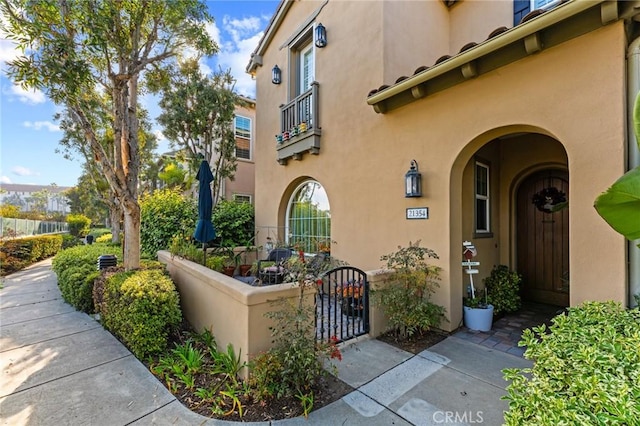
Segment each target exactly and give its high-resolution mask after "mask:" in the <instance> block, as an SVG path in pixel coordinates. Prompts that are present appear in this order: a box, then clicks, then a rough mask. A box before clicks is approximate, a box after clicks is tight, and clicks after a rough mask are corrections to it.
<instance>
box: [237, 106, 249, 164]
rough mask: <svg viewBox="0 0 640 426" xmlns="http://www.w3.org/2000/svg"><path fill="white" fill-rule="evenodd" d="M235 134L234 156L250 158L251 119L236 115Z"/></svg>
mask: <svg viewBox="0 0 640 426" xmlns="http://www.w3.org/2000/svg"><path fill="white" fill-rule="evenodd" d="M233 121H234V129H235V136H236V158H243V159H245V160H250V159H251V119H250V118H247V117H241V116H236V117H235V118H234V120H233Z"/></svg>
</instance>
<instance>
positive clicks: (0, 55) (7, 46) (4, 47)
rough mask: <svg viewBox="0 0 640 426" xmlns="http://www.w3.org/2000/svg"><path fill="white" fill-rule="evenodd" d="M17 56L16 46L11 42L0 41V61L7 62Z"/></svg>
mask: <svg viewBox="0 0 640 426" xmlns="http://www.w3.org/2000/svg"><path fill="white" fill-rule="evenodd" d="M17 56H18V51H17V50H16V44H15V43H14V42H12V41H11V40H7V39H0V61H2V62H9V61H11V60H13V59H15V58H16V57H17ZM3 68H4V66H3Z"/></svg>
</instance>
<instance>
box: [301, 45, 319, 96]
mask: <svg viewBox="0 0 640 426" xmlns="http://www.w3.org/2000/svg"><path fill="white" fill-rule="evenodd" d="M298 61H299V64H298V75H299V76H300V82H299V93H300V94H301V93H304V92H306V91H307V90H309V89H311V83H312V82H313V79H314V65H315V64H314V62H315V61H314V53H313V43H311V42H308V43H307V44H306V45H305V46H303V47H302V49H300V51H299V54H298Z"/></svg>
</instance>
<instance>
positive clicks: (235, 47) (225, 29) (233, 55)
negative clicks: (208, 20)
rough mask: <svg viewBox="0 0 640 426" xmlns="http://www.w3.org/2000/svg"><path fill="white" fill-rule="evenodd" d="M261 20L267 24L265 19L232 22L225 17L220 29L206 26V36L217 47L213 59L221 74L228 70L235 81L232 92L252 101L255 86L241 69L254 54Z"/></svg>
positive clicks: (213, 25) (233, 19) (258, 38)
mask: <svg viewBox="0 0 640 426" xmlns="http://www.w3.org/2000/svg"><path fill="white" fill-rule="evenodd" d="M263 20H264V21H265V22H268V20H269V18H268V17H264V16H263V17H257V16H252V17H248V18H243V19H235V18H231V17H229V16H224V17H223V18H222V29H220V28H219V27H218V26H217V25H216V24H212V25H209V26H208V27H207V31H208V32H209V35H211V37H212V38H213V39H214V40H215V41H216V43H218V45H219V46H220V52H219V53H218V55H217V62H218V65H219V67H221V68H222V69H223V70H227V69H230V70H231V74H232V75H233V77H234V78H235V79H236V86H235V88H236V91H237V92H238V93H240V94H241V95H245V96H249V97H252V98H255V93H256V84H255V81H253V80H252V79H251V76H250V75H249V74H247V73H246V71H245V69H246V67H247V64H248V63H249V60H250V59H251V53H253V51H254V50H255V48H256V46H257V45H258V43H259V42H260V38H261V37H262V31H260V27H261V26H262V23H263Z"/></svg>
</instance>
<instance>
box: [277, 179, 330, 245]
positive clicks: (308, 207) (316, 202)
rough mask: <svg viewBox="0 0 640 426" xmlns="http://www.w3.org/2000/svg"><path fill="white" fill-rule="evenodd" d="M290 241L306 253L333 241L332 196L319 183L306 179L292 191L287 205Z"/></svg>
mask: <svg viewBox="0 0 640 426" xmlns="http://www.w3.org/2000/svg"><path fill="white" fill-rule="evenodd" d="M286 223H287V230H286V235H287V243H288V244H289V245H291V246H295V247H299V248H300V249H301V250H304V251H305V252H307V253H315V252H317V251H319V246H320V245H321V244H330V241H331V209H330V208H329V198H328V197H327V193H326V192H325V190H324V188H323V187H322V185H320V183H318V182H316V181H313V180H308V181H306V182H303V183H302V184H301V185H300V186H298V188H296V190H295V191H294V192H293V194H292V195H291V199H290V200H289V206H288V208H287V220H286Z"/></svg>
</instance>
